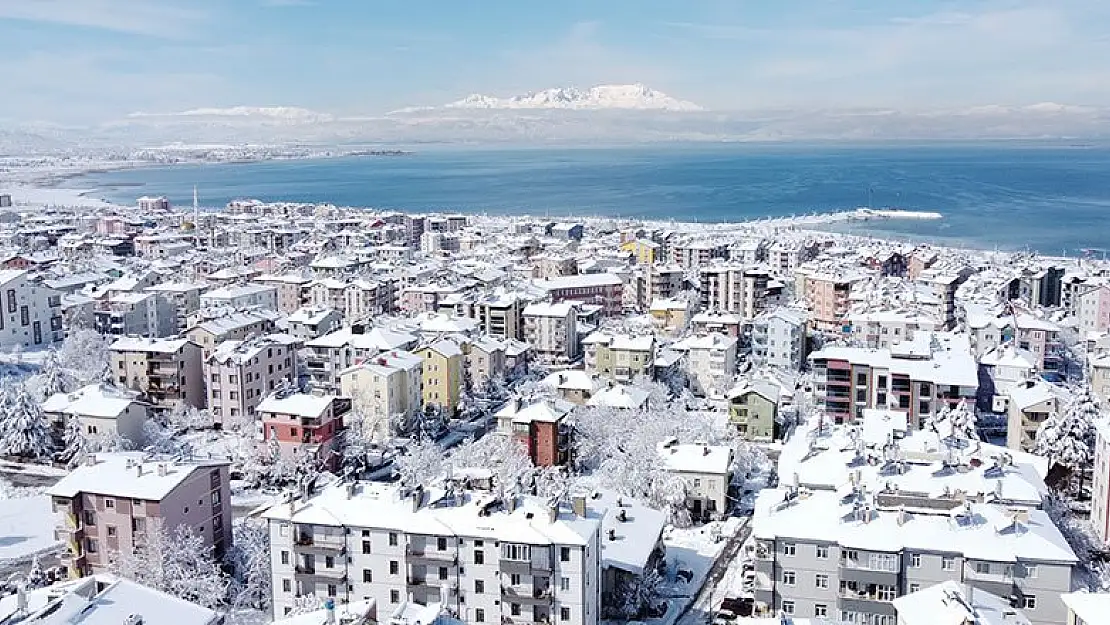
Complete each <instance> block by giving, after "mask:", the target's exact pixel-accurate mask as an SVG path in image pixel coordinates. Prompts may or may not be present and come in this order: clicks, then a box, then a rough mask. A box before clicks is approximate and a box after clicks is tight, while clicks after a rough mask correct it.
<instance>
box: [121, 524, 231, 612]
mask: <svg viewBox="0 0 1110 625" xmlns="http://www.w3.org/2000/svg"><path fill="white" fill-rule="evenodd" d="M109 569H110V570H111V571H112V572H113V573H115V574H116V575H119V576H120V577H125V578H127V579H131V580H134V581H136V582H139V583H140V584H144V585H146V586H150V587H151V588H154V589H156V590H161V591H162V592H165V593H168V594H171V595H173V596H175V597H178V598H180V599H184V600H186V601H191V602H193V603H196V604H198V605H202V606H204V607H206V608H215V607H217V606H220V605H223V604H224V603H225V602H226V600H227V591H228V579H227V578H226V577H225V576H224V574H223V572H222V571H221V570H220V566H219V565H218V564H217V563H216V562H215V560H214V559H213V558H212V548H211V547H209V546H206V545H205V544H204V540H202V539H201V538H200V537H199V536H197V535H196V534H194V533H193V532H191V531H190V530H189V528H188V527H186V526H184V525H180V526H178V527H176V528H175V529H174V530H173V531H167V530H165V529H163V528H161V527H158V528H152V529H151V530H150V531H148V533H147V535H146V537H145V539H144V540H142V541H141V542H139V544H138V545H137V546H136V548H135V550H134V551H133V552H131V553H120V552H116V553H114V554H112V555H111V556H110V560H109Z"/></svg>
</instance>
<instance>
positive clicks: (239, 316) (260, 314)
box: [185, 309, 279, 358]
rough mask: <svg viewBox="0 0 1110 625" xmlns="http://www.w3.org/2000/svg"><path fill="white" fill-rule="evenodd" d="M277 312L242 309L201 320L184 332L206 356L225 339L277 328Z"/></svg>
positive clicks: (257, 334)
mask: <svg viewBox="0 0 1110 625" xmlns="http://www.w3.org/2000/svg"><path fill="white" fill-rule="evenodd" d="M278 317H279V316H278V313H277V312H276V311H274V310H272V309H257V310H244V311H242V312H235V313H230V314H227V315H222V316H219V317H214V318H212V319H208V320H207V321H201V322H200V323H198V324H196V325H194V326H193V327H191V328H189V329H188V330H187V331H186V332H185V337H186V338H188V339H189V340H190V341H192V342H194V343H196V344H197V345H200V348H201V351H202V356H203V357H204V358H208V356H210V355H211V354H212V351H213V350H215V349H216V346H218V345H220V344H221V343H224V342H225V341H235V340H243V339H246V338H249V337H255V336H262V335H266V334H270V333H272V332H273V331H274V330H276V329H277V323H276V322H277V319H278Z"/></svg>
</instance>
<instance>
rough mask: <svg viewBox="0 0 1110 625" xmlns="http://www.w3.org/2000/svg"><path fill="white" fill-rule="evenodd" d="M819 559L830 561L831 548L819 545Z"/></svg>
mask: <svg viewBox="0 0 1110 625" xmlns="http://www.w3.org/2000/svg"><path fill="white" fill-rule="evenodd" d="M817 557H818V558H820V559H822V560H828V559H829V546H828V545H817Z"/></svg>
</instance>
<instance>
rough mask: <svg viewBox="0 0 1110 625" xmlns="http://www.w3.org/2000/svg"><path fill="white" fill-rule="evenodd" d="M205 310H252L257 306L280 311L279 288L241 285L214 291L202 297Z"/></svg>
mask: <svg viewBox="0 0 1110 625" xmlns="http://www.w3.org/2000/svg"><path fill="white" fill-rule="evenodd" d="M200 305H201V307H203V308H212V307H220V306H225V307H228V308H250V307H252V306H257V307H259V308H265V309H267V310H278V296H277V287H273V286H267V285H265V284H239V285H234V286H225V287H220V288H218V289H212V290H211V291H208V292H206V293H203V294H202V295H201V296H200Z"/></svg>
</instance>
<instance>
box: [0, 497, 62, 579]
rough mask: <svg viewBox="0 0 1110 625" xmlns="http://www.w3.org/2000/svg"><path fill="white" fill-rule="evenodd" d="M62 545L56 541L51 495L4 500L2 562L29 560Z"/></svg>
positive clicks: (0, 509)
mask: <svg viewBox="0 0 1110 625" xmlns="http://www.w3.org/2000/svg"><path fill="white" fill-rule="evenodd" d="M61 546H62V545H61V543H59V542H58V541H56V540H54V513H53V512H52V511H51V510H50V497H47V496H46V495H35V496H32V497H18V496H17V497H16V498H14V499H5V500H3V501H2V502H0V565H10V564H14V563H19V562H24V561H28V560H30V559H31V557H32V556H34V555H36V554H40V553H46V552H49V551H53V550H55V549H60V548H61Z"/></svg>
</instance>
